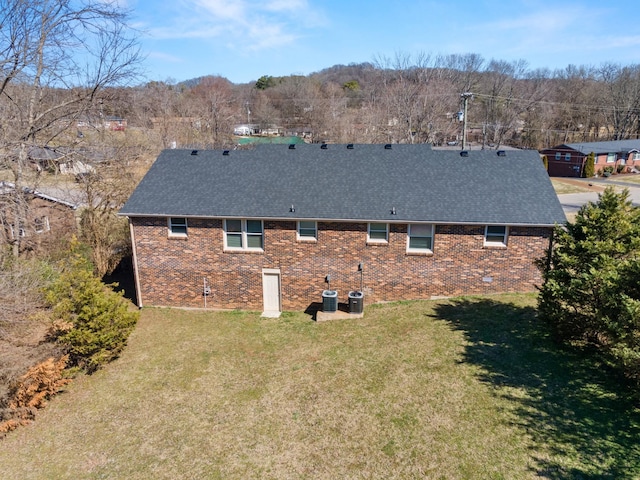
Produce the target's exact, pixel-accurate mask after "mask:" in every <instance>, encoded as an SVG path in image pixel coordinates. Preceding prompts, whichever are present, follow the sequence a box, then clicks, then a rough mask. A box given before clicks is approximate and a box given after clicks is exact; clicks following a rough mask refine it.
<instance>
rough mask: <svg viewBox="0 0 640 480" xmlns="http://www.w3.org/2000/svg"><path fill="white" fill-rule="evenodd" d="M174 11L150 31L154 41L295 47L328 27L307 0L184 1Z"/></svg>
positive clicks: (246, 46)
mask: <svg viewBox="0 0 640 480" xmlns="http://www.w3.org/2000/svg"><path fill="white" fill-rule="evenodd" d="M173 10H174V13H175V14H174V15H165V17H164V22H163V23H164V25H162V26H158V27H151V28H149V29H147V31H148V33H149V35H150V36H151V37H152V38H154V39H157V40H168V39H180V38H191V39H194V38H200V39H203V40H210V39H224V41H225V43H226V44H227V45H228V46H230V47H233V46H234V45H235V46H236V48H238V49H243V50H247V49H249V50H260V49H265V48H274V47H279V46H283V45H287V44H291V43H292V42H294V41H295V40H296V39H298V38H300V37H301V36H304V35H306V34H307V31H308V29H315V28H322V27H325V26H326V25H327V21H326V17H325V16H324V14H323V13H322V12H321V11H320V10H318V9H316V8H314V7H312V6H310V5H309V2H308V1H307V0H262V1H259V0H232V1H231V0H188V1H187V0H182V1H180V2H178V3H177V4H176V6H175V8H174V9H173ZM167 19H170V20H169V22H170V23H167ZM155 22H157V20H155V21H154V23H155ZM149 23H151V22H149ZM156 25H157V23H156Z"/></svg>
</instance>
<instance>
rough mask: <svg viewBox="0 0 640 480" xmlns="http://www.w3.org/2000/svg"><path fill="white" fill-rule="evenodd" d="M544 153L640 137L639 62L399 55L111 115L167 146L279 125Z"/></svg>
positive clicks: (189, 90) (191, 85)
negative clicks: (531, 64) (549, 65)
mask: <svg viewBox="0 0 640 480" xmlns="http://www.w3.org/2000/svg"><path fill="white" fill-rule="evenodd" d="M463 93H471V94H472V96H471V98H470V100H469V103H468V111H467V128H468V131H467V133H468V138H469V140H470V141H471V142H474V143H477V144H481V145H482V146H484V147H485V148H498V147H499V146H500V145H511V146H515V147H521V148H533V149H541V148H544V147H549V146H553V145H558V144H561V143H567V142H590V141H599V140H615V139H626V138H638V136H640V65H624V66H623V65H617V64H603V65H600V66H598V67H586V66H580V67H576V66H568V67H567V68H565V69H563V70H556V71H553V72H552V71H550V70H540V69H539V70H529V69H528V68H527V64H526V62H525V61H515V62H507V61H501V60H493V59H492V60H486V59H484V58H482V57H481V56H480V55H477V54H461V55H448V56H435V57H433V56H430V55H428V54H419V55H414V56H411V55H408V54H407V55H402V54H398V55H397V56H396V57H394V58H378V59H377V60H376V61H374V62H372V63H363V64H352V65H347V66H345V65H336V66H333V67H331V68H327V69H325V70H322V71H320V72H316V73H313V74H310V75H308V76H301V75H291V76H285V77H271V76H268V75H265V76H263V77H261V78H259V79H258V80H257V81H256V82H255V83H248V84H233V83H231V82H230V81H228V80H227V79H225V78H224V77H220V76H208V77H202V78H199V79H194V80H192V81H189V82H184V83H178V84H174V83H171V82H149V83H147V84H145V85H142V86H138V87H134V88H127V89H120V90H117V91H115V90H114V91H111V92H109V100H108V102H107V103H108V104H109V108H110V109H111V112H112V113H114V114H115V113H117V114H119V115H123V116H126V117H127V119H128V120H129V122H130V125H135V126H138V127H142V128H154V129H157V133H158V134H159V135H160V137H161V139H162V145H163V146H164V147H170V146H171V145H174V144H177V145H183V146H189V147H191V146H193V147H195V146H202V147H215V148H222V147H230V146H233V145H235V144H236V143H237V139H235V138H234V137H233V135H232V134H233V130H234V125H238V124H254V125H258V126H259V127H261V128H263V129H264V128H268V127H271V126H278V127H280V128H281V129H282V131H283V132H285V133H287V134H291V135H303V136H304V137H305V138H306V139H307V140H308V141H312V142H330V143H348V142H354V143H432V144H436V145H439V144H443V143H446V142H455V141H456V140H458V139H459V138H460V137H461V130H462V123H461V115H462V96H461V95H462V94H463Z"/></svg>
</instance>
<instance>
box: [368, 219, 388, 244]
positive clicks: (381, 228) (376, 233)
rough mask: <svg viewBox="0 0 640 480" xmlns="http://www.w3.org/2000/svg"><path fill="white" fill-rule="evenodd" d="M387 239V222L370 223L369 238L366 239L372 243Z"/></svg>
mask: <svg viewBox="0 0 640 480" xmlns="http://www.w3.org/2000/svg"><path fill="white" fill-rule="evenodd" d="M388 239H389V224H388V223H370V224H369V238H368V239H367V241H369V242H374V243H386V242H387V241H388Z"/></svg>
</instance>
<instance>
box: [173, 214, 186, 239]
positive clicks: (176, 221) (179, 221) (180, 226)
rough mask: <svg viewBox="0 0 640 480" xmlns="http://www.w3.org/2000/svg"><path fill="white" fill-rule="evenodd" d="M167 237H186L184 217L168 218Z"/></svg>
mask: <svg viewBox="0 0 640 480" xmlns="http://www.w3.org/2000/svg"><path fill="white" fill-rule="evenodd" d="M169 236H170V237H186V236H187V219H186V218H184V217H170V218H169Z"/></svg>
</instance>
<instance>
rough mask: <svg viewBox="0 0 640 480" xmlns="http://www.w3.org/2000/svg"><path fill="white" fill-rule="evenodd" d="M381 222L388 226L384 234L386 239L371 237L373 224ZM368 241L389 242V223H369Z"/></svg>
mask: <svg viewBox="0 0 640 480" xmlns="http://www.w3.org/2000/svg"><path fill="white" fill-rule="evenodd" d="M372 223H379V224H382V225H385V226H386V231H385V235H384V239H382V238H371V224H372ZM367 243H389V224H388V223H384V222H369V223H367Z"/></svg>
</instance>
